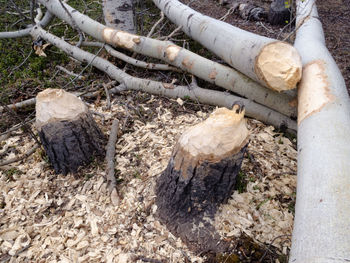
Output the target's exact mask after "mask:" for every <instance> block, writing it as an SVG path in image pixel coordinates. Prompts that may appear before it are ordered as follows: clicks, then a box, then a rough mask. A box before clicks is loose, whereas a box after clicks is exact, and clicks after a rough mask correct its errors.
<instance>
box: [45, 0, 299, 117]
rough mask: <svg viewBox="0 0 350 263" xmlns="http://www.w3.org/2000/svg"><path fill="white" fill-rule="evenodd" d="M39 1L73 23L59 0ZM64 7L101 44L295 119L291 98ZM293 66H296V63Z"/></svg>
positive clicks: (188, 53) (181, 50) (194, 56)
mask: <svg viewBox="0 0 350 263" xmlns="http://www.w3.org/2000/svg"><path fill="white" fill-rule="evenodd" d="M38 1H39V2H40V3H42V4H43V5H44V6H45V7H46V8H47V9H48V10H49V11H50V12H52V13H54V14H55V15H56V16H58V17H59V18H61V19H63V20H64V21H66V22H67V23H71V21H70V20H71V19H70V18H69V16H68V15H67V13H66V12H65V11H64V9H63V8H62V7H61V5H60V4H59V2H58V0H38ZM63 5H65V7H66V9H67V10H68V11H69V12H70V14H71V16H72V17H73V18H74V20H75V22H76V23H77V24H78V25H79V27H80V28H81V30H82V31H84V32H85V33H87V34H89V35H90V36H92V37H94V38H96V39H97V40H99V41H101V42H106V43H108V44H110V45H113V46H118V47H122V48H125V49H128V50H130V51H134V52H136V53H139V54H143V55H145V56H149V57H153V58H157V59H160V60H163V61H165V62H166V63H168V64H171V65H173V66H176V67H178V68H180V69H182V70H183V71H185V72H188V73H191V74H192V75H195V76H196V77H198V78H201V79H203V80H205V81H207V82H209V83H212V84H215V85H217V86H219V87H222V88H224V89H227V90H230V91H233V92H235V93H237V94H239V95H241V96H243V97H246V98H249V99H251V100H254V101H256V102H258V103H261V104H263V105H266V106H267V107H270V108H271V109H274V110H276V111H278V112H281V113H283V114H285V115H287V116H295V115H296V110H295V107H292V106H291V105H289V102H290V100H291V98H289V97H288V96H286V95H285V94H278V93H276V92H274V91H271V90H269V89H266V88H264V87H262V86H261V85H259V84H258V83H256V82H254V81H252V80H251V79H249V78H247V77H246V76H244V75H243V74H241V73H239V72H238V71H235V70H233V69H232V68H229V67H227V66H223V65H221V64H219V63H216V62H213V61H211V60H209V59H206V58H203V57H201V56H199V55H197V54H195V53H193V52H191V51H189V50H186V49H184V48H181V47H179V46H177V45H174V44H173V43H172V42H169V41H160V40H156V39H152V38H147V37H141V36H138V35H134V34H129V33H127V32H123V31H120V30H114V29H112V28H108V27H106V26H104V25H102V24H100V23H98V22H96V21H94V20H92V19H91V18H89V17H87V16H85V15H83V14H81V13H79V12H78V11H77V10H74V9H73V8H72V7H70V6H69V5H67V4H63ZM73 11H74V12H73ZM278 43H280V42H278ZM225 49H227V43H226V45H225ZM282 57H283V56H282ZM233 59H234V58H232V60H233ZM253 61H255V60H253ZM291 64H292V65H294V64H293V63H291ZM287 72H289V71H287ZM292 72H293V71H292ZM291 75H293V74H291Z"/></svg>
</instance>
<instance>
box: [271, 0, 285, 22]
mask: <svg viewBox="0 0 350 263" xmlns="http://www.w3.org/2000/svg"><path fill="white" fill-rule="evenodd" d="M268 19H269V23H270V24H271V25H286V24H288V23H290V22H291V21H290V20H291V6H290V0H274V1H273V2H272V3H271V6H270V10H269V15H268Z"/></svg>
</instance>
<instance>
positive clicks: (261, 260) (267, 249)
mask: <svg viewBox="0 0 350 263" xmlns="http://www.w3.org/2000/svg"><path fill="white" fill-rule="evenodd" d="M282 237H290V235H280V236H277V237H275V238H274V239H273V240H272V241H271V243H270V244H269V246H268V247H267V248H266V250H265V253H264V255H262V257H261V258H260V260H259V262H263V259H264V258H265V257H266V255H267V252H268V251H269V250H270V247H271V246H272V244H273V242H275V241H276V240H277V239H279V238H282Z"/></svg>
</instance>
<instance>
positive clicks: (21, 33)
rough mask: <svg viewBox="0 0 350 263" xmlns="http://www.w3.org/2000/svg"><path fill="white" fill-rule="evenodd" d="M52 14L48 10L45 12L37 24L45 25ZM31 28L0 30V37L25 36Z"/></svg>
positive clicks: (51, 17) (49, 20)
mask: <svg viewBox="0 0 350 263" xmlns="http://www.w3.org/2000/svg"><path fill="white" fill-rule="evenodd" d="M53 17H54V16H53V15H52V14H51V13H50V12H46V13H45V15H44V17H43V19H42V20H41V21H40V22H39V25H40V26H41V27H43V28H44V27H46V26H47V25H48V24H49V23H50V22H51V20H52V19H53ZM31 30H32V26H30V27H28V28H26V29H21V30H18V31H11V32H0V38H18V37H25V36H28V35H29V34H30V31H31Z"/></svg>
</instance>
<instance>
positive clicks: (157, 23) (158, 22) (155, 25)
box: [147, 12, 164, 37]
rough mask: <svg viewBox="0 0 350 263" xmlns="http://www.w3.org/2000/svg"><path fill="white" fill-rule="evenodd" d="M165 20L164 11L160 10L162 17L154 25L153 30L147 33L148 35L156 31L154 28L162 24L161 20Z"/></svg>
mask: <svg viewBox="0 0 350 263" xmlns="http://www.w3.org/2000/svg"><path fill="white" fill-rule="evenodd" d="M163 20H164V13H163V12H160V18H159V20H158V21H157V22H156V23H155V24H154V25H153V26H152V28H151V30H150V31H149V33H148V34H147V37H151V36H152V35H153V33H154V30H155V29H156V27H157V26H158V25H159V24H160V22H162V21H163Z"/></svg>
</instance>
